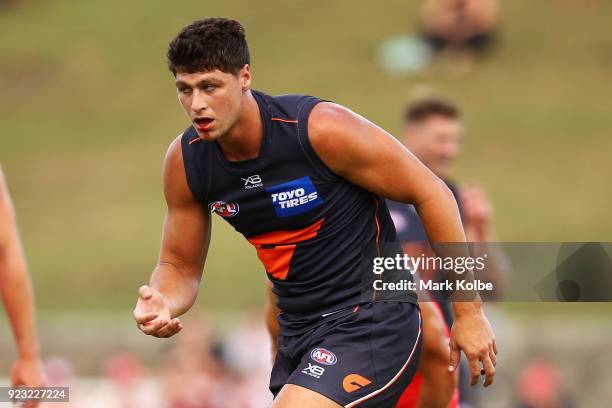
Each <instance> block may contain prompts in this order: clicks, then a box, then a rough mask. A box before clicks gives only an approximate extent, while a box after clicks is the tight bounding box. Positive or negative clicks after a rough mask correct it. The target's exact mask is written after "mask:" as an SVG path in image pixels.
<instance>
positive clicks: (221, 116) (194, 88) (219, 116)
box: [176, 65, 251, 140]
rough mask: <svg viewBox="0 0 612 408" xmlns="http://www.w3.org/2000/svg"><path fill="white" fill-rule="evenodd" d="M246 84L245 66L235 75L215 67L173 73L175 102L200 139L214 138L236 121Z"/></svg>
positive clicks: (247, 67) (248, 73) (247, 77)
mask: <svg viewBox="0 0 612 408" xmlns="http://www.w3.org/2000/svg"><path fill="white" fill-rule="evenodd" d="M250 87H251V73H250V70H249V66H248V65H245V66H244V67H243V68H242V69H241V70H240V72H239V73H238V74H237V75H234V74H232V73H228V72H222V71H219V70H217V69H216V70H214V71H203V72H193V73H188V72H177V73H176V89H177V92H178V98H179V101H180V102H181V105H182V106H183V109H184V110H185V112H186V113H187V116H189V119H191V121H192V122H193V126H194V128H195V129H196V131H197V133H198V135H199V136H200V137H201V138H202V139H204V140H216V139H218V138H220V137H221V136H223V135H225V134H226V133H227V131H228V130H229V129H231V128H232V126H234V124H236V122H237V121H238V118H239V117H240V113H241V112H242V96H243V95H244V92H245V91H246V90H248V89H249V88H250Z"/></svg>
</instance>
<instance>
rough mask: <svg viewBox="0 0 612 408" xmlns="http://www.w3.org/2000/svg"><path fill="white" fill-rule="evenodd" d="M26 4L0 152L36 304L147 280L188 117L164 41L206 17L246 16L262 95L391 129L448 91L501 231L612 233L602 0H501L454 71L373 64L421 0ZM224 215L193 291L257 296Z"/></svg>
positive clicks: (86, 302) (225, 297) (465, 177)
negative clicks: (497, 34) (169, 161)
mask: <svg viewBox="0 0 612 408" xmlns="http://www.w3.org/2000/svg"><path fill="white" fill-rule="evenodd" d="M27 3H29V4H26V5H24V6H22V7H21V8H18V9H14V10H7V9H2V10H1V11H0V13H1V14H0V55H1V57H0V94H1V97H0V121H1V123H2V131H1V132H2V133H1V136H0V138H1V139H0V161H1V162H2V165H3V167H4V170H5V172H6V174H7V178H8V180H9V183H10V185H11V188H12V193H13V195H14V200H15V204H16V206H17V209H18V215H19V222H20V226H21V230H22V235H23V240H24V242H25V246H26V249H27V253H28V257H29V263H30V267H31V273H32V275H33V278H34V281H35V286H36V289H37V294H38V299H39V300H38V303H39V308H41V309H44V310H46V311H52V310H56V311H58V312H61V311H66V310H72V311H74V310H85V311H88V310H91V311H96V310H103V309H104V310H128V309H131V308H132V306H133V302H134V300H135V294H136V289H137V287H138V286H139V285H140V284H142V283H145V282H146V281H147V280H148V276H149V273H150V271H151V268H152V267H153V266H154V264H155V262H156V257H157V252H158V247H159V240H160V238H159V237H160V231H161V225H162V219H163V215H164V202H163V197H162V193H161V163H162V158H163V155H164V152H165V149H166V147H167V145H168V143H169V142H170V140H171V139H172V138H173V137H175V136H176V135H177V134H178V133H179V132H180V131H181V130H182V129H183V128H184V127H186V125H187V121H186V119H185V117H184V115H183V113H182V112H181V110H180V108H179V105H178V103H177V101H176V96H175V91H174V88H173V83H172V78H171V75H170V74H169V73H168V72H167V70H166V67H165V51H166V46H167V43H168V41H169V40H170V39H171V38H172V36H173V35H174V34H175V33H176V32H177V31H178V30H179V29H180V28H181V27H182V26H183V25H184V24H186V23H188V22H190V21H192V20H194V19H196V18H200V17H204V16H229V17H233V18H237V19H239V20H240V21H241V22H243V24H244V25H245V26H246V28H247V33H248V37H249V41H250V47H251V53H252V67H253V72H254V83H255V87H256V88H257V89H261V90H264V91H267V92H268V93H272V94H277V93H292V92H299V93H308V94H314V95H318V96H321V97H324V98H327V99H332V100H335V101H337V102H339V103H342V104H345V105H347V106H348V107H350V108H352V109H354V110H355V111H357V112H359V113H361V114H363V115H364V116H366V117H368V118H369V119H371V120H372V121H374V122H376V123H378V124H380V125H381V126H382V127H384V128H386V129H387V130H389V131H391V132H393V133H396V132H397V130H398V127H399V126H398V125H399V120H398V119H399V116H400V112H401V110H402V107H403V105H404V103H405V102H406V101H407V100H408V99H409V98H410V97H411V96H412V95H414V93H415V92H416V90H418V89H421V88H423V87H429V88H431V89H433V90H435V91H437V92H438V93H442V94H446V95H449V96H451V97H453V98H454V99H456V100H457V101H459V102H460V103H461V104H462V105H463V107H464V111H465V115H466V122H467V133H466V139H465V145H464V146H465V153H464V155H463V156H462V158H461V160H460V161H459V162H458V163H457V167H456V178H457V179H458V180H460V181H469V180H479V181H480V182H481V183H482V184H483V185H484V186H485V187H486V188H487V189H488V191H489V193H490V195H491V198H492V200H493V202H494V204H495V208H496V229H497V232H498V236H499V239H500V240H502V241H587V240H589V241H606V240H607V241H609V240H611V239H612V215H611V212H610V210H609V207H610V205H609V203H610V202H611V201H612V188H611V187H610V186H611V183H610V181H609V178H610V175H611V174H612V164H611V163H612V161H611V159H610V153H611V152H612V138H611V137H610V136H612V117H611V114H612V99H611V98H610V95H611V86H610V84H611V78H612V26H610V24H609V21H610V16H612V3H611V2H609V1H606V0H592V1H590V2H588V4H586V3H584V4H583V3H580V4H579V3H577V2H573V1H569V0H557V1H551V0H548V1H538V2H530V1H526V0H520V1H518V0H517V1H508V2H504V10H503V13H504V23H503V29H502V36H501V40H502V41H501V44H500V47H499V49H498V50H497V51H496V52H495V53H494V54H492V55H491V56H490V57H488V58H487V59H485V60H484V61H482V62H480V63H479V64H478V65H477V66H476V68H475V69H474V70H473V72H471V73H470V74H469V75H466V76H461V77H458V76H456V75H450V74H449V73H448V71H447V69H446V68H445V67H444V66H439V65H438V66H436V65H435V66H433V67H432V69H430V70H429V71H427V72H426V73H423V74H420V75H418V76H412V77H402V76H390V75H388V74H386V73H385V72H383V71H382V70H381V69H380V68H379V66H378V65H377V64H376V51H377V46H378V44H379V43H380V42H381V41H383V40H384V39H386V38H388V37H389V36H392V35H397V34H402V33H406V32H412V31H414V30H416V26H417V25H416V22H417V17H416V15H417V14H416V13H417V4H416V2H405V1H399V0H393V1H385V2H379V3H377V4H376V6H374V5H373V4H372V3H371V2H355V1H348V0H342V1H340V0H336V1H333V2H330V1H312V0H309V1H303V0H301V1H292V2H284V1H273V2H265V4H264V3H258V4H257V5H254V3H253V2H249V1H232V2H223V3H224V4H223V5H222V4H221V2H202V1H200V2H190V3H189V4H183V2H181V3H180V5H179V3H172V2H164V1H142V0H141V1H132V2H129V3H126V2H120V1H116V0H109V1H105V2H76V1H60V0H58V1H53V2H43V1H35V0H33V1H30V2H27ZM218 221H219V220H215V224H214V227H213V242H212V245H211V248H210V252H209V257H208V262H207V267H206V271H205V277H204V281H203V290H202V291H201V294H200V299H199V305H200V306H201V307H206V308H212V309H225V310H237V309H239V308H245V307H248V306H252V305H256V304H259V303H260V302H261V300H262V298H263V293H264V284H263V283H264V280H265V275H264V271H263V269H262V267H261V266H260V265H259V263H258V261H257V259H256V256H255V251H254V250H253V249H252V248H251V247H250V245H249V244H248V243H246V241H245V240H244V239H243V238H242V237H241V236H238V235H237V234H236V233H234V231H233V230H232V229H231V228H230V227H228V226H226V225H223V224H221V223H220V222H218Z"/></svg>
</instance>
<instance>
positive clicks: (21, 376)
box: [11, 356, 46, 408]
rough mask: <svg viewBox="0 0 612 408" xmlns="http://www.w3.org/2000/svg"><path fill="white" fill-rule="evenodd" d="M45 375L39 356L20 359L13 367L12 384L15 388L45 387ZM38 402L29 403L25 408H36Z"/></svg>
mask: <svg viewBox="0 0 612 408" xmlns="http://www.w3.org/2000/svg"><path fill="white" fill-rule="evenodd" d="M45 382H46V380H45V373H44V370H43V367H42V363H41V362H40V359H39V358H38V356H33V357H19V359H18V360H17V361H16V362H15V365H13V371H12V373H11V383H12V384H13V387H20V386H21V387H43V386H44V385H45ZM37 406H38V402H33V401H31V402H28V403H26V404H25V405H24V407H25V408H35V407H37Z"/></svg>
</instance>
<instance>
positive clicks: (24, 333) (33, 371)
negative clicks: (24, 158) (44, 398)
mask: <svg viewBox="0 0 612 408" xmlns="http://www.w3.org/2000/svg"><path fill="white" fill-rule="evenodd" d="M0 293H1V294H2V300H3V301H4V306H5V308H6V311H7V313H8V317H9V321H10V323H11V327H12V328H13V334H14V336H15V342H16V343H17V350H18V360H17V362H16V364H15V366H14V368H13V373H12V382H13V384H14V385H26V386H30V387H34V386H40V385H41V384H42V383H43V382H44V375H43V371H42V366H41V364H40V360H39V345H38V340H37V337H36V328H35V322H34V294H33V290H32V284H31V282H30V277H29V275H28V271H27V267H26V262H25V257H24V254H23V249H22V247H21V244H20V241H19V234H18V232H17V223H16V220H15V212H14V210H13V204H12V202H11V198H10V196H9V193H8V188H7V186H6V183H5V180H4V175H3V173H2V170H1V169H0Z"/></svg>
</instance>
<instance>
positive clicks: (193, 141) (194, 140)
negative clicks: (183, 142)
mask: <svg viewBox="0 0 612 408" xmlns="http://www.w3.org/2000/svg"><path fill="white" fill-rule="evenodd" d="M198 140H202V139H201V138H199V137H196V138H195V139H191V140H190V141H189V144H192V143H195V142H197V141H198Z"/></svg>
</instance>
